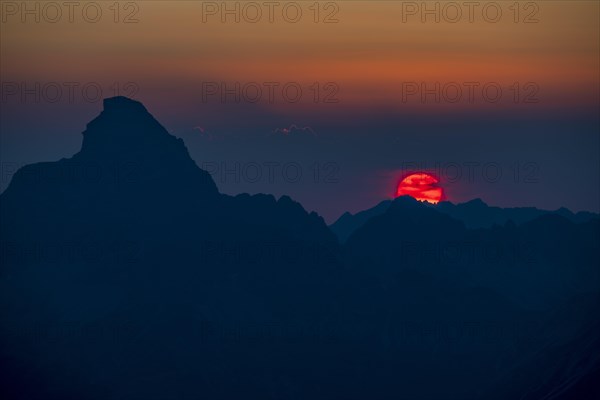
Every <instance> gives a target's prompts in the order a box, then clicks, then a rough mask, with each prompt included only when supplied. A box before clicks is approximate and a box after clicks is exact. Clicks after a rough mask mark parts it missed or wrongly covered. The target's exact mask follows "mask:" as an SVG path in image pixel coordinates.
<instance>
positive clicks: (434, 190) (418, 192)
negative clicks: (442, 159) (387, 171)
mask: <svg viewBox="0 0 600 400" xmlns="http://www.w3.org/2000/svg"><path fill="white" fill-rule="evenodd" d="M438 183H439V179H438V178H436V177H435V176H433V175H429V174H426V173H416V174H411V175H408V176H406V177H405V178H404V179H402V180H401V181H400V183H399V184H398V188H397V190H396V197H398V196H406V195H408V196H411V197H414V198H415V199H417V200H419V201H427V202H429V203H432V204H437V203H439V202H440V200H442V199H443V197H444V191H443V189H442V188H441V187H439V186H437V184H438Z"/></svg>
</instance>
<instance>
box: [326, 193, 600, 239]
mask: <svg viewBox="0 0 600 400" xmlns="http://www.w3.org/2000/svg"><path fill="white" fill-rule="evenodd" d="M391 204H392V200H384V201H382V202H381V203H379V204H377V205H376V206H374V207H372V208H369V209H367V210H364V211H361V212H358V213H356V214H354V215H353V214H350V213H348V212H346V213H344V214H343V215H342V216H341V217H340V218H338V219H337V220H336V221H335V222H334V223H333V224H331V225H330V228H331V230H332V231H333V232H334V233H335V234H336V236H337V237H338V239H339V240H340V242H342V243H343V242H345V241H346V240H347V239H348V237H349V236H350V235H351V234H352V233H353V232H354V231H355V230H356V229H358V228H359V227H360V226H362V225H364V223H365V222H367V221H368V220H369V219H370V218H371V217H374V216H377V215H382V214H383V213H385V211H386V210H387V208H388V207H389V206H390V205H391ZM426 205H429V206H430V207H433V208H435V209H436V210H438V211H440V212H442V213H444V214H447V215H449V216H451V217H453V218H455V219H457V220H460V221H462V222H464V224H465V226H466V227H467V228H470V229H477V228H491V227H493V226H494V225H501V226H502V225H505V224H506V223H508V222H509V221H511V222H513V223H515V224H517V225H521V224H523V223H526V222H528V221H532V220H534V219H536V218H538V217H541V216H543V215H546V214H557V215H560V216H563V217H565V218H567V219H568V220H570V221H573V222H577V223H581V222H587V221H590V220H593V219H598V218H599V216H598V214H595V213H590V212H586V211H580V212H578V213H573V212H571V211H570V210H568V209H566V208H564V207H562V208H559V209H558V210H554V211H548V210H540V209H538V208H535V207H512V208H501V207H493V206H488V205H487V204H486V203H484V202H483V201H482V200H481V199H473V200H471V201H468V202H466V203H460V204H454V203H451V202H449V201H442V202H440V203H438V204H435V205H433V204H429V203H427V204H426Z"/></svg>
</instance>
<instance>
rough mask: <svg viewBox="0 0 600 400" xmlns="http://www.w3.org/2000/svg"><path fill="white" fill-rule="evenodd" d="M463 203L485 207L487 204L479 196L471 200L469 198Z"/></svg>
mask: <svg viewBox="0 0 600 400" xmlns="http://www.w3.org/2000/svg"><path fill="white" fill-rule="evenodd" d="M463 204H464V205H468V206H476V207H487V206H488V205H487V204H486V203H485V202H484V201H483V200H481V199H480V198H479V197H478V198H476V199H473V200H469V201H467V202H466V203H463Z"/></svg>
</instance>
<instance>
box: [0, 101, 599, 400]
mask: <svg viewBox="0 0 600 400" xmlns="http://www.w3.org/2000/svg"><path fill="white" fill-rule="evenodd" d="M510 221H512V223H511V222H510ZM0 234H1V248H0V250H1V252H0V257H1V264H0V265H1V266H0V321H2V323H1V324H0V339H1V340H0V368H1V369H2V374H0V396H1V398H2V399H85V400H87V399H107V398H111V399H144V400H146V399H171V398H177V399H185V398H206V399H232V398H244V399H329V400H331V399H346V400H348V399H357V400H358V399H361V400H362V399H390V398H405V399H411V400H426V399H460V400H464V399H482V400H484V399H485V400H488V399H512V398H522V399H528V400H532V399H549V398H552V399H572V398H585V397H581V396H582V394H583V396H588V395H589V394H592V397H589V398H594V397H593V394H594V391H597V390H598V387H599V385H598V382H599V381H598V380H597V379H596V378H597V375H598V371H599V370H600V360H599V359H598V357H597V356H595V355H596V354H600V348H599V342H598V340H597V329H598V313H597V311H598V304H600V302H599V299H600V268H599V267H598V265H600V247H599V243H600V222H599V220H598V218H597V216H596V215H592V214H586V213H578V214H572V213H569V212H567V211H566V210H562V209H561V210H558V211H556V212H547V211H541V210H536V209H529V208H526V209H500V208H496V207H488V206H486V205H485V204H483V203H482V202H481V201H472V202H469V203H465V204H459V205H453V204H451V203H440V204H438V205H437V206H432V205H429V204H424V203H420V202H418V201H416V200H414V199H412V198H410V197H399V198H397V199H395V200H393V201H389V202H383V203H380V204H379V205H377V206H376V207H374V208H372V209H370V210H366V211H364V212H362V213H358V214H356V215H351V214H345V215H344V216H342V217H341V218H340V219H339V220H338V221H337V222H336V223H335V224H334V225H333V226H332V227H331V229H329V228H328V227H327V226H326V224H325V222H324V221H323V219H322V218H321V217H320V216H319V215H317V214H316V213H308V212H306V211H305V210H304V208H303V207H302V206H301V205H300V204H299V203H297V202H295V201H293V200H292V199H290V198H289V197H286V196H283V197H281V198H279V199H275V198H274V197H273V196H270V195H264V194H261V195H254V196H251V195H248V194H240V195H238V196H227V195H223V194H221V193H219V191H218V188H217V186H216V185H215V183H214V182H213V180H212V178H211V176H210V174H208V173H207V172H206V171H203V170H202V169H200V168H198V166H197V165H196V164H195V162H194V161H193V160H192V159H191V157H190V156H189V154H188V151H187V149H186V147H185V145H184V143H183V141H182V140H180V139H177V138H175V137H173V136H172V135H170V134H169V133H168V132H167V131H166V130H165V129H164V128H163V127H162V126H161V125H160V124H159V123H158V121H156V120H155V119H154V117H153V116H152V115H151V114H150V113H149V112H148V111H147V110H146V108H145V107H144V106H143V105H142V104H141V103H139V102H136V101H133V100H131V99H127V98H124V97H115V98H111V99H106V100H105V101H104V110H103V111H102V112H101V113H100V115H99V116H98V117H97V118H96V119H94V120H93V121H92V122H90V123H89V124H88V126H87V129H86V130H85V132H84V133H83V144H82V148H81V151H80V152H78V153H77V154H75V155H74V156H73V157H71V158H68V159H62V160H59V161H56V162H50V163H38V164H33V165H28V166H25V167H23V168H21V169H20V170H19V171H18V172H17V173H16V175H15V176H14V178H13V180H12V182H11V183H10V185H9V187H8V188H7V189H6V190H5V192H4V193H2V194H1V195H0ZM336 235H337V237H336ZM338 238H340V239H341V240H338ZM340 241H341V242H342V243H340Z"/></svg>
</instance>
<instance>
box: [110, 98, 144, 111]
mask: <svg viewBox="0 0 600 400" xmlns="http://www.w3.org/2000/svg"><path fill="white" fill-rule="evenodd" d="M102 104H103V107H104V112H105V113H148V110H146V107H144V105H143V104H142V103H140V102H139V101H135V100H132V99H130V98H129V97H124V96H116V97H110V98H107V99H104V101H103V102H102Z"/></svg>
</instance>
